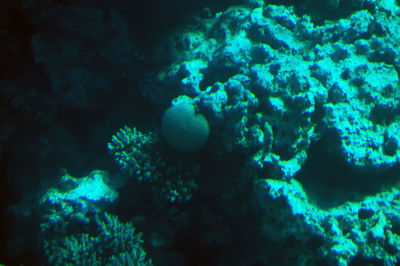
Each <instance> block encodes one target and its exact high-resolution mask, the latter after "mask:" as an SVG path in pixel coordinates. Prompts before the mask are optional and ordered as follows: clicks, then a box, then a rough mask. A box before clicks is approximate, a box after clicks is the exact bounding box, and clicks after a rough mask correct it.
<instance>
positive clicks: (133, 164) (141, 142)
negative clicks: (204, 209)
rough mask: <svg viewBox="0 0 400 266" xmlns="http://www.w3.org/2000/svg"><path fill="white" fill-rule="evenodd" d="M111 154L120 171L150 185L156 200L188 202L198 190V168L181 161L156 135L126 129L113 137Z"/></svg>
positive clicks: (110, 145) (110, 143)
mask: <svg viewBox="0 0 400 266" xmlns="http://www.w3.org/2000/svg"><path fill="white" fill-rule="evenodd" d="M108 150H109V151H110V153H111V154H112V155H113V156H114V159H115V160H116V162H117V163H118V165H119V166H120V168H121V170H123V171H125V172H127V173H128V174H129V175H130V176H132V177H135V178H136V179H137V180H138V181H139V182H145V181H146V182H148V183H149V184H151V186H152V190H153V192H154V194H155V195H156V197H160V196H161V197H162V198H164V199H165V200H166V201H168V202H172V203H173V202H179V203H181V202H187V201H189V200H190V199H191V198H192V193H193V191H194V190H195V189H196V188H197V184H196V182H195V180H194V178H195V177H196V176H197V175H198V173H199V166H198V165H197V164H196V163H194V162H193V161H191V160H189V159H185V158H178V157H176V155H174V154H173V153H171V152H169V149H168V148H167V146H166V144H165V143H163V142H162V141H161V139H160V138H159V137H158V136H157V135H156V134H154V133H152V132H150V133H142V132H140V131H139V130H137V129H136V128H130V127H128V126H125V127H124V128H121V129H120V130H119V131H118V132H117V133H116V134H115V135H113V136H112V138H111V141H110V142H109V143H108Z"/></svg>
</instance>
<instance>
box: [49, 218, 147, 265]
mask: <svg viewBox="0 0 400 266" xmlns="http://www.w3.org/2000/svg"><path fill="white" fill-rule="evenodd" d="M96 225H97V228H98V229H97V230H98V233H96V234H94V235H93V234H88V233H80V234H76V235H70V236H67V237H65V238H64V239H63V240H62V241H60V242H57V241H49V242H48V243H46V245H45V248H46V254H47V255H48V257H49V263H50V264H52V265H82V266H85V265H135V266H150V265H152V261H151V259H150V260H147V259H146V252H145V251H144V249H143V248H142V244H143V240H142V239H141V236H142V234H141V233H138V234H135V227H134V226H133V225H132V224H131V223H121V222H120V221H119V219H118V217H117V216H115V215H111V214H108V213H104V217H101V218H100V217H99V216H96Z"/></svg>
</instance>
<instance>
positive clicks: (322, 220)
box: [255, 179, 400, 265]
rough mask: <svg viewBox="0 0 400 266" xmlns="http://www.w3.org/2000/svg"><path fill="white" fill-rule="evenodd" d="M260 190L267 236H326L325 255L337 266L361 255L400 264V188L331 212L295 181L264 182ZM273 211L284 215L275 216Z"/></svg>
mask: <svg viewBox="0 0 400 266" xmlns="http://www.w3.org/2000/svg"><path fill="white" fill-rule="evenodd" d="M255 188H256V189H255V191H256V198H257V201H258V204H259V206H260V207H261V208H262V209H264V210H265V211H266V212H265V214H264V215H263V219H264V229H265V230H264V232H265V233H266V234H267V235H269V236H278V237H284V238H286V237H289V236H294V237H295V238H297V239H301V241H304V242H306V241H307V239H311V238H313V237H315V236H317V237H320V238H323V239H324V242H323V244H322V245H321V247H320V248H319V252H320V255H321V256H325V257H326V258H328V259H329V260H331V261H332V262H334V264H335V265H348V264H349V263H350V262H351V260H352V258H353V257H355V256H356V255H358V256H361V257H363V258H367V259H374V258H376V259H379V260H381V261H382V262H383V263H384V265H397V263H398V262H399V261H400V234H399V230H398V228H399V226H400V209H399V208H398V206H400V184H398V185H397V186H394V187H393V188H392V189H391V190H388V191H385V192H382V193H379V194H376V195H374V196H369V197H366V198H365V199H364V200H362V201H359V202H347V203H345V204H342V205H339V206H337V207H334V208H330V209H327V210H324V209H321V208H320V207H318V206H317V205H315V204H313V203H312V202H311V201H310V200H309V199H308V196H307V194H306V192H305V191H304V190H303V187H302V186H301V184H300V183H299V182H298V181H297V180H295V179H291V180H290V181H288V182H286V181H281V180H273V179H265V180H259V181H257V182H256V183H255ZM273 205H274V206H273ZM273 210H276V211H278V212H279V213H280V214H281V216H273V217H274V218H272V217H271V215H273V214H274V211H273ZM282 214H284V215H282ZM277 217H281V218H279V219H278V220H277ZM271 218H272V219H271ZM281 219H282V220H281ZM281 223H285V226H284V227H282V224H281Z"/></svg>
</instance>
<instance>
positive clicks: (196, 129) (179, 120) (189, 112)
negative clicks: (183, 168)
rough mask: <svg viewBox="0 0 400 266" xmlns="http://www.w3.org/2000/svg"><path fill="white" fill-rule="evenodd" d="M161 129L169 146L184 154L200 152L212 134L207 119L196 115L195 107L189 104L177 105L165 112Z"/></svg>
mask: <svg viewBox="0 0 400 266" xmlns="http://www.w3.org/2000/svg"><path fill="white" fill-rule="evenodd" d="M161 129H162V133H163V135H164V137H165V139H166V141H167V142H168V144H169V145H170V146H171V147H172V148H174V149H175V150H177V151H179V152H183V153H192V152H196V151H198V150H200V149H201V148H202V147H203V146H204V145H205V144H206V142H207V140H208V135H209V133H210V128H209V126H208V122H207V119H206V118H205V117H204V116H203V115H201V114H196V112H195V107H194V105H193V104H191V103H187V102H182V103H179V104H176V105H174V106H172V107H170V108H168V109H167V110H166V111H165V113H164V115H163V117H162V121H161Z"/></svg>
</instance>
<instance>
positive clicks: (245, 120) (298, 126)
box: [146, 1, 400, 265]
mask: <svg viewBox="0 0 400 266" xmlns="http://www.w3.org/2000/svg"><path fill="white" fill-rule="evenodd" d="M353 2H354V1H353ZM342 4H343V3H340V4H339V1H338V6H340V5H342ZM252 5H253V6H251V7H249V6H246V7H231V8H228V9H227V10H225V11H223V12H220V13H218V14H217V15H216V16H215V18H214V19H210V20H206V21H203V22H202V23H200V26H198V27H197V28H196V29H194V30H192V31H188V32H185V33H183V34H181V35H180V36H179V37H177V38H175V39H174V40H172V42H174V44H175V45H176V49H177V51H179V54H180V57H178V58H177V60H176V61H175V62H173V63H172V64H171V65H170V66H168V67H166V68H165V69H164V70H163V73H162V75H159V76H158V79H157V80H154V81H153V83H150V85H149V87H148V88H149V90H150V92H149V91H146V95H149V97H151V98H153V100H154V102H158V99H160V98H162V99H169V98H174V97H177V95H188V96H190V97H191V98H193V99H194V101H195V103H196V104H197V106H199V108H200V110H201V112H202V113H204V114H205V115H206V117H207V119H208V120H209V123H210V124H211V125H213V126H211V132H212V135H213V137H214V138H217V139H219V140H221V142H220V143H216V146H218V149H219V150H223V151H225V152H227V153H229V152H232V151H233V152H244V153H245V154H246V156H247V158H248V159H247V160H248V163H247V164H246V167H247V170H248V173H254V178H255V179H256V176H257V177H258V178H261V179H265V178H266V180H265V181H263V182H259V181H256V183H255V188H256V189H255V190H254V194H255V197H256V198H257V199H260V198H261V201H263V202H268V204H265V205H266V206H267V207H263V208H262V209H263V210H264V211H265V213H264V214H263V215H265V217H267V218H266V219H267V220H269V219H271V221H272V222H271V221H269V222H271V223H275V224H274V225H273V226H272V228H275V226H276V227H279V228H280V231H279V232H281V231H283V232H282V234H279V236H278V235H277V233H276V232H274V231H273V230H266V232H265V233H266V234H267V235H268V234H269V236H270V237H271V238H273V239H275V238H281V239H282V238H284V239H285V238H286V239H289V238H290V237H291V236H295V237H297V238H298V239H303V240H300V241H304V242H307V240H306V239H311V238H313V237H315V238H321V239H322V241H323V242H324V245H322V246H321V247H320V249H319V251H320V254H321V256H322V257H325V259H327V260H328V261H329V262H330V263H333V264H339V265H347V264H349V263H350V262H351V261H352V259H354V257H356V256H358V258H362V259H371V260H374V259H376V260H377V261H380V262H382V263H383V264H385V265H395V264H396V263H398V262H399V259H400V249H399V244H398V239H399V238H400V235H399V234H398V230H397V229H396V228H397V224H398V220H399V212H398V210H397V208H396V207H395V206H396V205H397V203H396V195H397V193H398V192H397V188H396V186H397V185H394V188H393V189H394V190H388V191H387V192H385V193H383V194H377V195H376V196H372V198H368V199H365V200H364V201H361V202H359V203H347V204H345V205H340V206H338V207H336V208H334V209H330V210H323V209H322V208H321V207H318V205H313V204H311V203H310V201H307V200H306V199H307V196H306V192H305V191H304V190H303V188H302V186H301V185H299V184H297V182H296V181H294V179H293V178H294V177H296V175H300V174H301V170H302V167H303V166H304V164H305V162H306V161H307V159H308V156H309V150H310V147H311V145H312V144H313V143H317V142H318V141H320V140H321V139H323V140H324V142H323V143H324V144H326V145H327V146H326V147H325V149H326V150H328V151H330V152H332V153H333V154H335V157H336V158H340V160H343V162H344V163H345V164H346V165H348V166H350V167H351V168H352V169H356V171H360V172H363V171H366V172H368V171H371V170H374V171H375V172H373V173H374V174H375V175H376V176H377V177H376V178H379V173H383V172H385V170H387V169H389V168H392V167H395V166H397V165H398V164H399V161H400V149H399V148H400V130H399V123H400V120H399V117H400V116H399V114H400V112H399V111H400V108H399V100H400V93H399V91H400V90H399V74H398V73H399V63H400V57H399V54H400V53H399V52H400V47H399V42H398V41H399V34H398V33H399V30H400V21H399V19H398V16H399V14H400V10H399V7H398V6H397V3H396V2H395V1H365V2H363V3H360V5H359V10H356V11H354V12H352V13H351V14H350V15H348V16H347V17H344V18H338V19H337V20H334V21H328V20H327V21H324V23H320V24H316V23H314V22H313V21H312V18H311V17H310V16H308V15H303V16H299V15H297V14H295V10H294V9H293V8H291V7H284V6H275V5H269V4H267V3H266V2H263V1H253V2H252ZM182 47H183V48H182ZM162 84H164V86H163V85H162ZM165 84H166V85H165ZM171 87H174V88H175V89H174V90H172V89H170V88H171ZM152 88H153V90H152ZM160 88H162V89H160ZM326 139H328V141H325V140H326ZM254 169H258V172H257V171H254ZM319 175H321V176H324V175H326V173H324V172H323V171H321V172H320V173H319ZM397 176H398V174H397ZM273 179H277V180H282V181H279V182H278V183H275V182H274V181H273ZM291 179H293V180H292V181H290V180H291ZM355 182H360V181H355ZM293 186H296V189H292V187H293ZM359 186H362V182H361V183H360V184H359ZM278 187H279V188H278ZM300 195H301V196H300ZM298 197H301V198H302V200H301V202H300V201H299V199H298ZM373 197H375V198H373ZM271 198H272V199H271ZM294 199H296V200H297V201H298V202H299V203H298V204H295V203H293V201H294ZM284 202H286V203H284ZM281 204H282V205H281ZM383 205H387V206H391V207H390V208H389V209H386V210H383V209H382V208H385V207H383ZM279 206H281V207H282V206H283V207H282V208H283V209H287V212H286V211H285V212H283V211H282V210H281V207H279ZM271 209H273V210H274V211H271ZM364 214H366V215H364ZM275 216H277V217H281V218H282V219H283V220H281V221H279V222H278V221H277V220H276V219H275V218H276V217H275ZM289 217H291V218H290V219H293V223H294V225H293V227H291V228H288V227H286V226H283V224H287V223H288V222H287V221H288V220H287V219H289ZM269 222H268V223H267V222H266V224H265V227H268V226H271V224H270V223H269ZM296 227H297V228H301V229H299V230H296V229H295V228H296ZM304 235H307V237H304ZM305 257H307V256H306V255H305ZM303 259H304V258H303ZM362 259H361V260H362ZM300 260H301V259H300ZM298 263H300V261H298Z"/></svg>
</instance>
